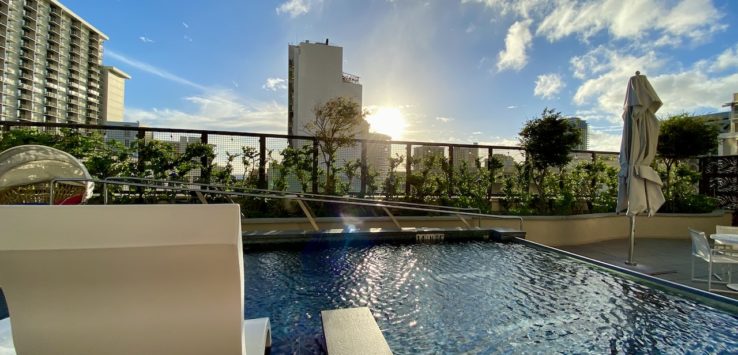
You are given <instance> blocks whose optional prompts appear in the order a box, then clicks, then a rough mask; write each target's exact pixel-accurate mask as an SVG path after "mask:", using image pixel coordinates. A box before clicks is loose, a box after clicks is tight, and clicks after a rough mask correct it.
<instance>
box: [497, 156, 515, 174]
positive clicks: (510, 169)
mask: <svg viewBox="0 0 738 355" xmlns="http://www.w3.org/2000/svg"><path fill="white" fill-rule="evenodd" d="M492 157H494V158H497V160H499V161H500V163H502V177H505V178H508V177H511V176H513V175H515V172H516V171H517V169H516V168H515V159H513V158H512V157H511V156H509V155H506V154H492Z"/></svg>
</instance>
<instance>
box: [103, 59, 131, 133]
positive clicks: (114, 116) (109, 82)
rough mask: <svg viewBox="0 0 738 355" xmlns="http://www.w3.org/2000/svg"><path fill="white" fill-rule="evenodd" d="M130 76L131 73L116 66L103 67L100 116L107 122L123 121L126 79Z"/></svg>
mask: <svg viewBox="0 0 738 355" xmlns="http://www.w3.org/2000/svg"><path fill="white" fill-rule="evenodd" d="M130 78H131V76H130V75H128V74H126V73H125V72H123V71H122V70H120V69H118V68H116V67H109V66H104V67H103V76H102V84H103V85H102V87H103V89H102V105H100V106H101V115H100V117H101V118H102V120H103V121H105V122H106V123H107V122H121V121H123V114H124V107H125V105H124V99H125V91H126V80H128V79H130Z"/></svg>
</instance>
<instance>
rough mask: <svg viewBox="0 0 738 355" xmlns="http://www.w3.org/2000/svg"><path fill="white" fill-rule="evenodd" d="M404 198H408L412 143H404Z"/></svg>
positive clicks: (411, 171) (411, 170)
mask: <svg viewBox="0 0 738 355" xmlns="http://www.w3.org/2000/svg"><path fill="white" fill-rule="evenodd" d="M405 155H406V157H405V198H410V175H411V174H412V173H413V165H412V160H413V158H412V156H413V145H412V144H406V145H405Z"/></svg>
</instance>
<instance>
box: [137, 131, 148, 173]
mask: <svg viewBox="0 0 738 355" xmlns="http://www.w3.org/2000/svg"><path fill="white" fill-rule="evenodd" d="M145 137H146V131H145V130H144V129H143V128H139V129H138V131H137V132H136V139H137V140H138V141H139V142H136V159H137V162H136V163H137V164H136V167H137V170H138V175H139V176H144V172H145V171H144V169H143V164H142V160H141V145H142V144H144V143H146V142H145V141H144V139H145Z"/></svg>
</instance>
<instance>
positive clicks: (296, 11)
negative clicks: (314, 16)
mask: <svg viewBox="0 0 738 355" xmlns="http://www.w3.org/2000/svg"><path fill="white" fill-rule="evenodd" d="M308 11H310V2H309V1H305V0H288V1H285V2H283V3H282V4H281V5H279V7H277V15H281V14H283V13H286V14H289V15H290V18H295V17H297V16H300V15H304V14H306V13H308Z"/></svg>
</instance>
